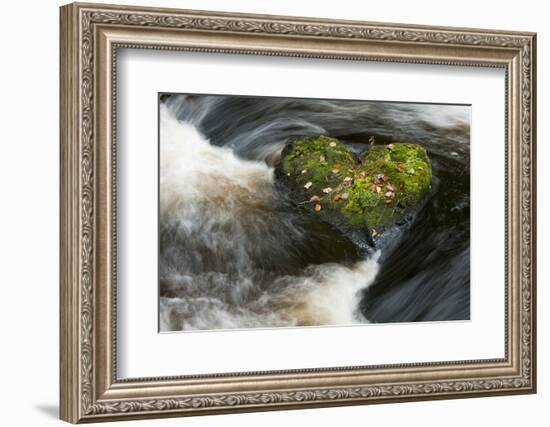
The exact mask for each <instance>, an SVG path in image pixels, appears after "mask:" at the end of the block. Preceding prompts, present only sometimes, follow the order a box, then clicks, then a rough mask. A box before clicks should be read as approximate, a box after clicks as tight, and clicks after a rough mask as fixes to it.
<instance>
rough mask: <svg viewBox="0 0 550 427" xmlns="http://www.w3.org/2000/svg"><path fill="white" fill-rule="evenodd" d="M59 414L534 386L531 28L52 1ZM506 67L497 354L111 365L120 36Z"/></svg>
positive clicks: (266, 406)
mask: <svg viewBox="0 0 550 427" xmlns="http://www.w3.org/2000/svg"><path fill="white" fill-rule="evenodd" d="M60 12H61V37H60V43H61V45H60V52H61V63H60V69H61V80H60V92H61V93H60V109H61V111H60V135H61V176H60V179H61V205H60V212H61V218H60V229H61V236H60V259H61V260H60V263H61V265H60V272H61V274H60V278H61V279H60V385H61V396H60V407H61V410H60V416H61V419H63V420H65V421H68V422H71V423H79V422H93V421H112V420H123V419H137V418H155V417H169V416H186V415H201V414H216V413H228V412H244V411H259V410H276V409H279V410H280V409H290V408H308V407H309V408H311V407H322V406H333V405H358V404H370V403H385V402H402V401H411V400H429V399H444V398H463V397H479V396H489V395H502V394H521V393H534V392H535V391H536V317H535V316H536V286H535V284H536V283H535V282H536V254H535V250H536V249H535V248H536V242H535V236H536V171H535V157H536V145H535V141H536V129H535V123H536V117H535V105H536V101H535V94H536V35H535V34H533V33H519V32H507V31H494V30H479V29H462V28H460V29H459V28H444V27H441V28H440V27H424V26H413V25H401V24H381V23H369V22H353V21H331V20H323V19H313V18H296V17H282V16H262V15H244V14H231V13H217V12H202V11H188V10H174V9H160V8H143V7H127V6H113V5H99V4H80V3H74V4H70V5H67V6H63V7H62V8H61V11H60ZM121 48H126V49H161V50H174V51H194V52H204V53H209V52H211V53H226V54H236V53H238V54H246V55H266V56H289V57H303V58H318V59H321V60H324V59H341V60H354V61H383V62H397V63H408V64H443V65H448V66H458V65H460V66H479V67H498V68H502V69H504V70H505V74H506V88H505V91H504V92H503V96H505V104H506V118H505V126H506V129H505V137H506V141H505V146H506V165H505V170H506V174H505V177H503V180H505V185H506V196H505V197H506V213H505V218H506V219H505V241H506V254H505V258H506V269H505V279H506V280H505V282H506V283H503V286H505V296H506V298H505V299H506V305H505V325H504V327H505V343H504V346H505V350H504V354H505V357H504V358H501V359H490V360H468V361H453V362H433V363H432V362H430V363H411V364H399V365H391V364H388V365H382V366H359V367H357V366H340V367H335V368H323V369H316V368H311V369H297V370H288V371H273V372H271V371H269V372H243V373H238V374H226V373H219V374H209V375H203V376H200V375H199V376H189V377H158V378H137V379H131V380H128V379H124V380H120V379H118V378H117V358H116V348H117V347H116V344H117V335H116V310H117V303H116V301H117V299H116V297H117V294H116V267H117V239H116V218H117V217H116V185H115V184H116V182H115V181H116V179H115V177H116V165H117V159H116V149H115V148H116V124H117V123H116V122H117V117H116V108H115V105H116V101H117V99H116V90H115V89H116V83H117V81H116V78H117V76H116V72H115V70H116V67H115V65H116V60H117V49H121Z"/></svg>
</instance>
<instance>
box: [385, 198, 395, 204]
mask: <svg viewBox="0 0 550 427" xmlns="http://www.w3.org/2000/svg"><path fill="white" fill-rule="evenodd" d="M384 203H385V204H386V205H391V204H392V203H393V200H392V199H386V200H384Z"/></svg>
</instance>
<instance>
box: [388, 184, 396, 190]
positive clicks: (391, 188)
mask: <svg viewBox="0 0 550 427" xmlns="http://www.w3.org/2000/svg"><path fill="white" fill-rule="evenodd" d="M386 189H387V190H388V191H395V190H394V188H393V187H392V185H391V184H386Z"/></svg>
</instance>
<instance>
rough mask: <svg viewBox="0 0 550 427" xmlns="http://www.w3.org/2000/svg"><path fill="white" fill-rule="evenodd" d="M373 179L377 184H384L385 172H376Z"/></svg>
mask: <svg viewBox="0 0 550 427" xmlns="http://www.w3.org/2000/svg"><path fill="white" fill-rule="evenodd" d="M372 181H373V182H374V183H375V184H382V182H383V181H384V174H383V173H379V174H376V175H374V176H373V177H372Z"/></svg>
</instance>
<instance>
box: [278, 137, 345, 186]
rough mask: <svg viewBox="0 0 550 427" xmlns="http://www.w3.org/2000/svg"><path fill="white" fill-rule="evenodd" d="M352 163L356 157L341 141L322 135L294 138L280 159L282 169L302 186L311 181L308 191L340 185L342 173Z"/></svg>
mask: <svg viewBox="0 0 550 427" xmlns="http://www.w3.org/2000/svg"><path fill="white" fill-rule="evenodd" d="M354 164H355V159H354V158H353V156H352V155H351V154H350V152H349V151H348V149H347V148H346V146H345V145H344V144H342V143H341V142H339V141H338V140H337V139H334V138H330V137H328V136H324V135H321V136H319V137H301V138H295V139H294V140H293V141H292V145H291V149H290V152H289V153H288V154H287V155H286V156H284V158H283V159H282V170H283V172H284V173H285V174H286V175H287V176H291V177H292V178H293V180H295V181H296V183H297V184H299V185H301V186H304V185H306V184H307V183H308V182H311V183H312V186H311V187H310V188H309V191H310V192H311V193H312V194H315V193H316V192H322V190H323V189H324V188H327V187H329V186H334V185H339V184H340V182H341V175H342V173H344V171H346V170H347V169H349V168H350V167H352V166H353V165H354ZM336 171H337V172H336ZM335 172H336V173H335Z"/></svg>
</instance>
